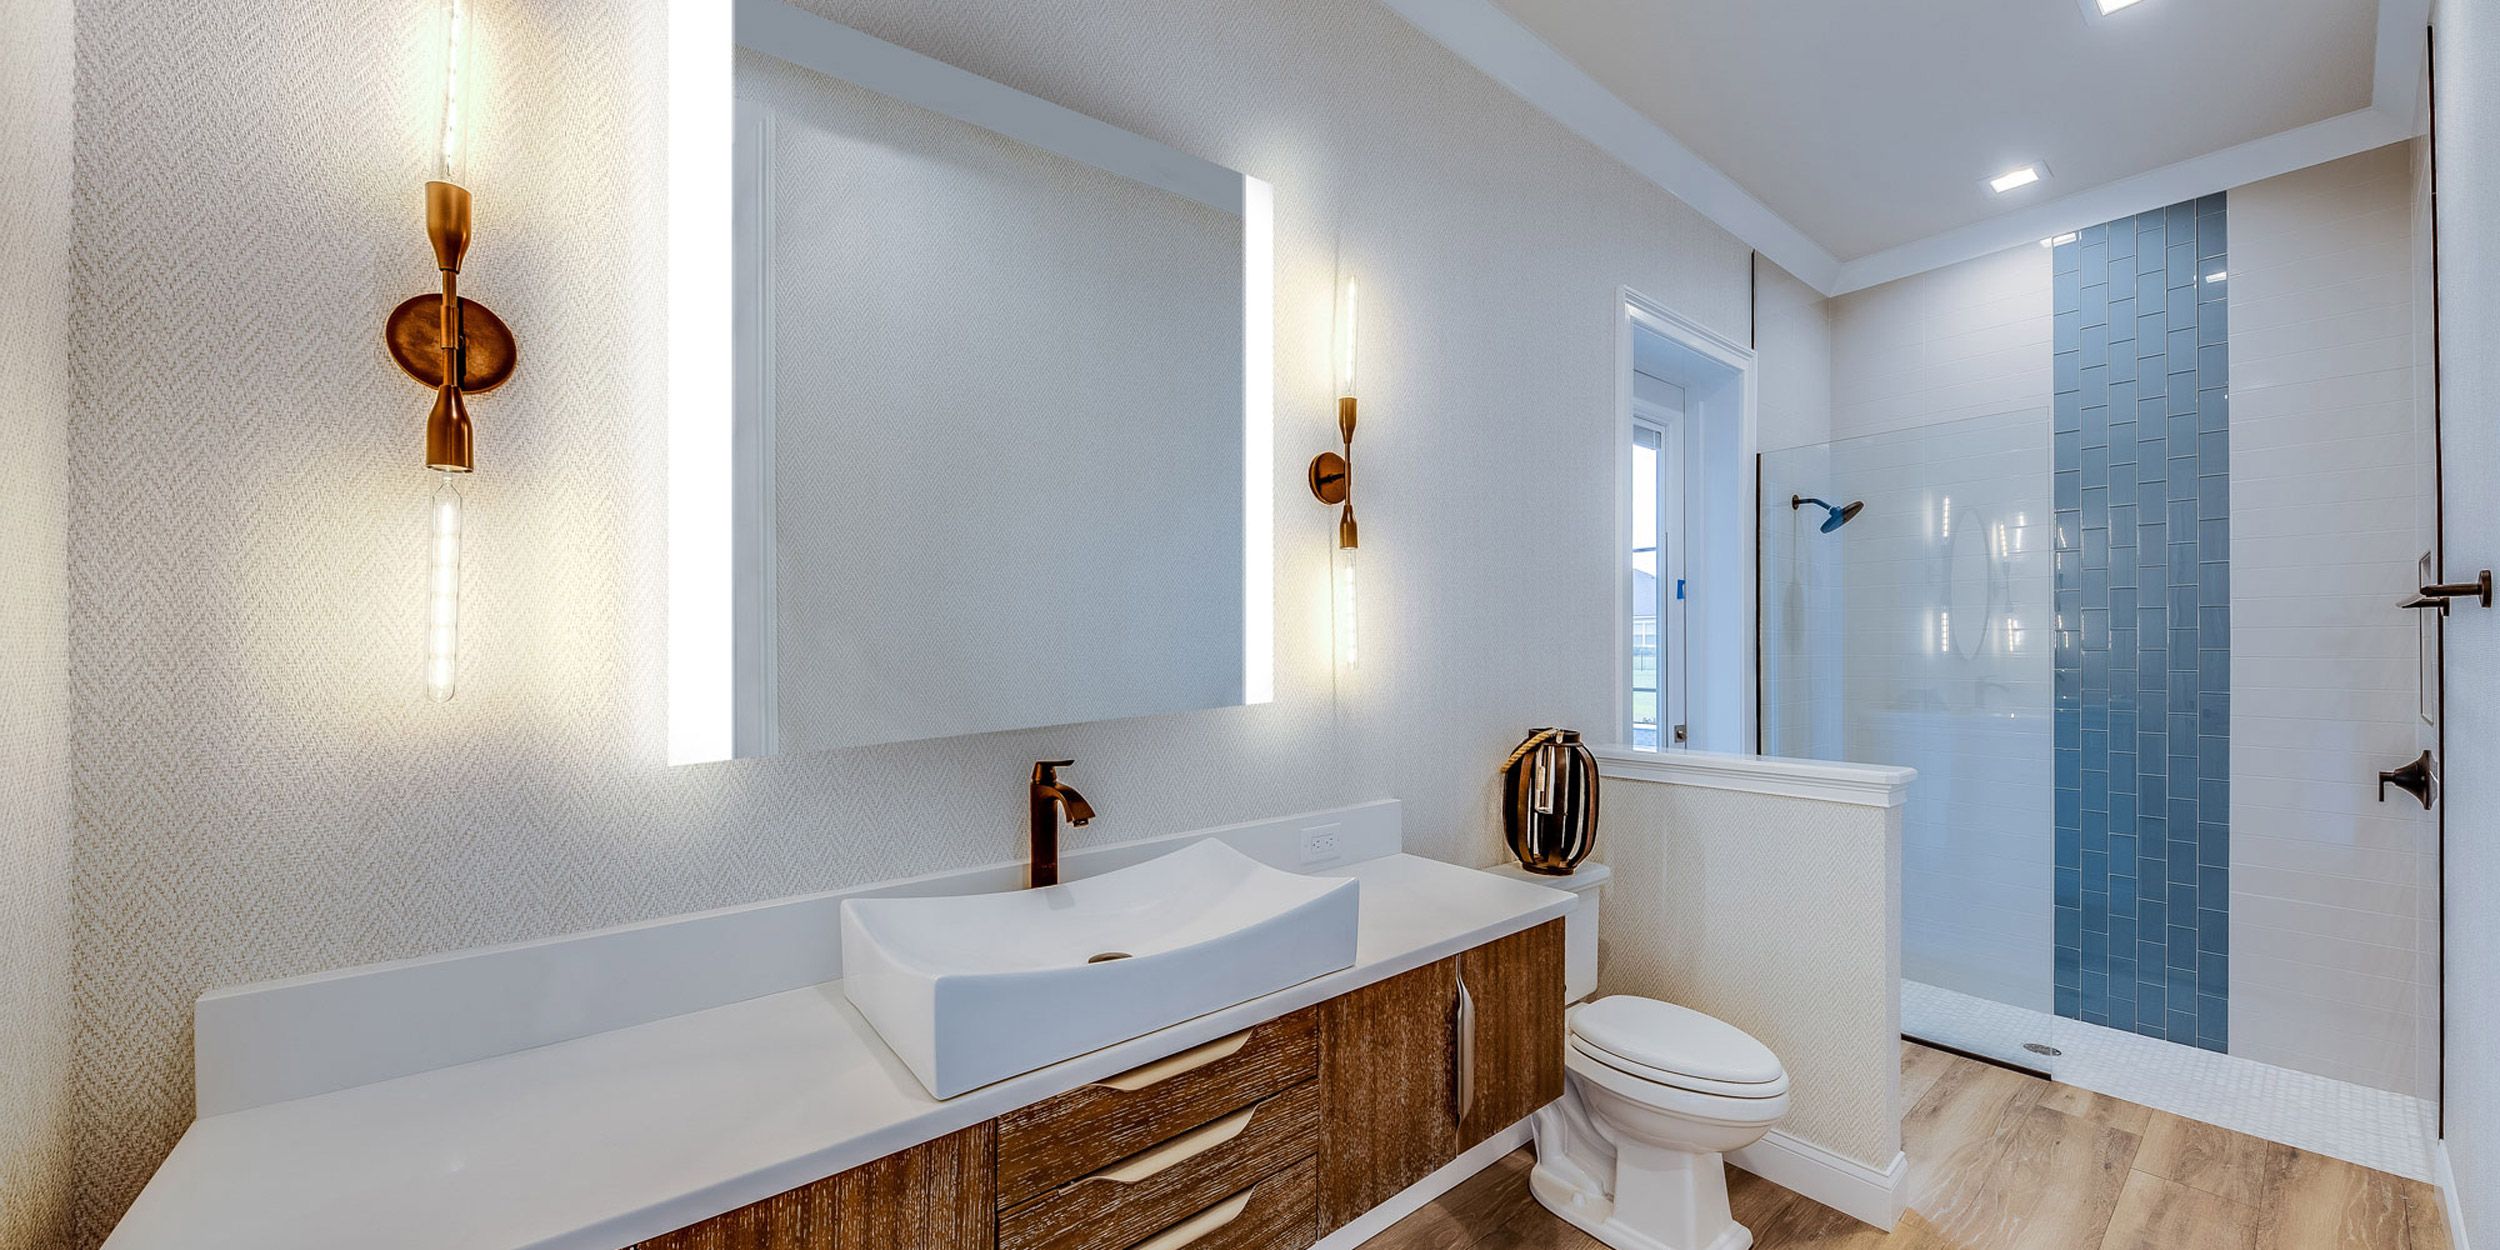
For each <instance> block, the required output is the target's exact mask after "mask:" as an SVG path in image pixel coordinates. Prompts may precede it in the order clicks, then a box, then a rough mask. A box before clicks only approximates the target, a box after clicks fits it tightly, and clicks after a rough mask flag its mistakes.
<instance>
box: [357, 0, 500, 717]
mask: <svg viewBox="0 0 2500 1250" xmlns="http://www.w3.org/2000/svg"><path fill="white" fill-rule="evenodd" d="M473 7H474V5H473V0H443V28H442V41H443V42H442V52H443V94H442V117H441V126H440V129H439V130H438V132H437V143H436V147H435V152H434V178H433V180H432V181H429V182H427V183H426V184H425V234H426V238H427V239H428V240H429V241H430V242H432V244H433V245H434V265H435V268H436V269H437V270H439V271H440V272H441V274H442V290H441V291H439V292H433V293H428V294H425V295H418V296H412V297H410V298H409V299H407V300H405V301H402V302H401V303H400V305H399V306H398V307H397V308H394V309H392V310H391V313H390V316H389V317H388V318H387V319H386V320H384V322H383V324H382V341H383V344H384V346H385V347H387V348H388V349H389V350H390V353H391V359H392V360H393V361H394V362H396V363H397V364H398V365H399V367H400V370H401V371H402V372H404V373H406V374H407V375H408V376H409V377H412V378H415V379H416V380H417V381H418V382H420V383H422V384H424V385H426V386H428V387H431V388H433V390H434V409H433V411H432V413H430V414H429V415H428V416H427V417H426V422H425V467H426V468H428V469H432V470H434V471H435V472H436V473H438V474H439V475H440V478H439V480H438V481H437V483H436V486H435V491H434V497H433V500H432V502H431V505H430V506H429V508H428V510H427V511H428V570H427V579H426V581H427V586H426V593H427V608H426V613H427V619H426V665H425V686H426V693H427V695H428V696H430V697H431V698H433V699H434V700H435V701H436V702H438V703H439V702H443V701H446V700H448V699H450V698H451V697H452V696H453V695H454V694H455V693H457V692H458V689H459V680H458V678H459V651H460V533H461V525H462V516H461V512H462V508H461V500H460V492H459V490H458V489H457V488H456V487H455V486H454V484H453V483H454V482H455V481H457V478H456V477H455V476H454V475H455V474H463V473H468V472H471V471H473V470H474V469H475V468H476V467H477V466H476V462H475V458H474V454H473V451H474V449H473V446H472V442H471V431H470V427H469V406H468V402H467V398H466V397H467V396H470V395H480V394H484V393H486V392H487V391H491V390H493V389H495V388H496V387H498V386H501V385H503V384H504V383H505V382H508V381H510V380H511V379H512V371H513V367H514V366H515V365H516V364H517V363H518V361H519V356H520V349H519V346H518V344H517V343H516V342H515V341H514V340H513V337H512V330H511V328H510V327H508V326H506V325H505V324H504V323H503V319H502V318H501V317H498V316H496V315H495V314H494V313H493V311H491V310H489V309H488V308H487V307H486V306H485V305H483V304H480V303H478V302H477V301H476V300H472V299H467V298H464V297H463V296H462V295H461V294H460V264H461V261H462V260H463V259H464V258H465V257H466V256H467V255H468V251H469V236H470V195H469V188H468V159H469V142H468V133H467V132H468V126H469V122H470V118H471V115H472V114H473V113H474V112H475V111H476V108H475V99H474V97H475V94H476V83H475V80H474V78H473V76H472V75H471V73H470V68H469V61H470V57H469V50H470V47H471V45H472V43H473V40H472V38H471V35H472V33H473V32H472V29H471V23H472V21H473V18H474V14H473V12H472V9H473Z"/></svg>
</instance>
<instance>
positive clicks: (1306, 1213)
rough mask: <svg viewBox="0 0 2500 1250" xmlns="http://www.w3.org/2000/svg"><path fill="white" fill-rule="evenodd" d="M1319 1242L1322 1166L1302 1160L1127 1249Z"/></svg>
mask: <svg viewBox="0 0 2500 1250" xmlns="http://www.w3.org/2000/svg"><path fill="white" fill-rule="evenodd" d="M1318 1240H1319V1161H1318V1160H1317V1159H1304V1160H1303V1161H1301V1162H1300V1163H1296V1164H1294V1165H1293V1166H1292V1167H1289V1168H1286V1169H1285V1170H1283V1171H1281V1172H1277V1173H1275V1174H1274V1175H1272V1176H1269V1177H1268V1178H1267V1179H1265V1180H1263V1181H1260V1182H1259V1183H1258V1184H1256V1185H1253V1186H1251V1187H1250V1188H1248V1189H1245V1190H1243V1191H1241V1192H1240V1193H1237V1194H1234V1195H1233V1196H1232V1197H1230V1198H1227V1199H1225V1200H1223V1201H1222V1202H1219V1203H1217V1204H1215V1205H1214V1206H1211V1207H1208V1208H1207V1209H1206V1210H1204V1211H1200V1212H1199V1213H1197V1214H1196V1215H1193V1216H1190V1217H1189V1218H1188V1219H1185V1220H1182V1221H1181V1222H1180V1223H1178V1224H1174V1225H1173V1226H1171V1227H1170V1228H1167V1229H1164V1230H1163V1231H1162V1232H1159V1233H1156V1234H1155V1235H1154V1236H1152V1237H1149V1238H1147V1239H1145V1240H1144V1241H1141V1242H1138V1243H1137V1244H1136V1245H1134V1246H1131V1247H1129V1250H1306V1248H1307V1247H1308V1246H1310V1245H1311V1244H1312V1243H1314V1242H1316V1241H1318Z"/></svg>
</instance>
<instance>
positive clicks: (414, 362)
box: [382, 292, 520, 395]
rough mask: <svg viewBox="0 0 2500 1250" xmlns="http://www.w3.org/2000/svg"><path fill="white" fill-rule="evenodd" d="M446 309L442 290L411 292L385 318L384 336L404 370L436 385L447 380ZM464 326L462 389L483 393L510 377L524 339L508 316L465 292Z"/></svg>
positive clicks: (426, 382) (420, 380)
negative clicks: (518, 339) (509, 323)
mask: <svg viewBox="0 0 2500 1250" xmlns="http://www.w3.org/2000/svg"><path fill="white" fill-rule="evenodd" d="M442 313H443V297H442V294H441V293H440V292H429V293H427V294H424V295H411V296H409V297H408V298H407V299H406V300H405V301H403V302H402V303H401V304H400V306H399V307H397V308H394V309H392V310H391V315H390V318H389V319H388V320H386V321H384V322H383V323H382V342H383V346H384V347H386V348H388V349H389V350H390V353H391V360H392V361H393V362H394V363H396V364H398V366H399V368H400V371H401V372H403V373H405V374H407V375H408V376H409V377H412V378H415V379H416V380H417V381H419V382H422V383H424V384H425V385H426V386H428V387H434V388H440V387H441V386H442V385H443V345H442V337H443V335H442ZM460 328H461V337H462V339H463V340H464V344H463V350H462V352H461V356H462V362H461V369H460V389H461V390H462V391H464V392H466V393H468V394H471V395H483V394H485V393H486V392H488V391H491V390H493V389H495V388H496V387H498V386H501V385H503V384H504V383H506V382H509V381H511V380H512V370H513V367H514V366H515V365H517V364H519V363H520V345H519V343H518V342H516V341H515V340H514V339H513V337H512V329H511V327H509V326H506V325H505V324H504V323H503V318H501V317H498V316H496V315H495V313H494V310H492V309H490V308H488V307H487V306H486V305H484V304H481V303H478V302H477V301H476V300H473V299H470V298H469V297H468V296H466V295H463V296H461V297H460Z"/></svg>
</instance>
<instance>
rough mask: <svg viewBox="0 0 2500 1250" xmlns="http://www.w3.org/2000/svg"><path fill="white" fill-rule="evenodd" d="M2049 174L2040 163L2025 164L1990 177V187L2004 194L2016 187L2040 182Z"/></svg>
mask: <svg viewBox="0 0 2500 1250" xmlns="http://www.w3.org/2000/svg"><path fill="white" fill-rule="evenodd" d="M2047 176H2048V171H2047V170H2046V169H2045V168H2043V167H2041V166H2039V165H2025V166H2023V167H2022V168H2020V169H2009V170H2007V171H2005V172H2004V173H2001V174H1998V175H1997V176H1996V177H1994V178H1990V179H1989V180H1988V189H1989V190H1991V191H1994V192H1996V193H1997V194H1999V195H2003V194H2005V193H2006V192H2008V191H2011V190H2013V189H2015V188H2016V187H2027V186H2030V185H2031V184H2032V183H2035V182H2038V181H2040V180H2041V179H2042V178H2045V177H2047Z"/></svg>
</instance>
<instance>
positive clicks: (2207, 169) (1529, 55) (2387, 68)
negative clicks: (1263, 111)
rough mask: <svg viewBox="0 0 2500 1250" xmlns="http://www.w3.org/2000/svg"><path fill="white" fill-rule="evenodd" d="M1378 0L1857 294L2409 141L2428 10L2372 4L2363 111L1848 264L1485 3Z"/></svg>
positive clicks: (1817, 275)
mask: <svg viewBox="0 0 2500 1250" xmlns="http://www.w3.org/2000/svg"><path fill="white" fill-rule="evenodd" d="M1381 2H1382V3H1383V4H1386V5H1387V6H1389V8H1390V9H1391V10H1393V11H1395V12H1396V13H1397V14H1398V16H1400V17H1403V18H1405V19H1406V20H1407V21H1408V22H1409V23H1411V24H1413V25H1414V26H1415V27H1416V29H1418V30H1421V31H1423V32H1424V33H1425V34H1426V35H1429V36H1431V37H1432V38H1433V39H1434V40H1436V41H1438V42H1439V43H1440V44H1441V45H1442V46H1444V47H1446V48H1448V49H1449V50H1450V51H1452V52H1454V53H1456V54H1458V56H1459V58H1460V59H1461V60H1464V61H1466V62H1467V63H1469V64H1471V65H1473V66H1475V67H1476V68H1477V69H1479V70H1482V71H1483V72H1484V73H1485V74H1486V75H1488V76H1490V77H1491V78H1492V79H1493V80H1494V81H1495V82H1498V83H1500V84H1502V85H1503V86H1505V87H1508V88H1510V89H1511V91H1513V92H1515V93H1516V94H1518V95H1519V97H1520V98H1522V99H1524V100H1526V101H1527V102H1528V103H1530V104H1532V105H1534V106H1536V107H1537V108H1538V109H1539V110H1541V111H1542V112H1544V113H1545V114H1546V115H1547V116H1549V117H1551V118H1553V119H1554V120H1555V121H1557V122H1560V123H1562V125H1563V127H1564V128H1565V129H1567V130H1569V131H1571V132H1572V133H1573V134H1576V135H1578V136H1580V137H1581V138H1583V139H1586V140H1588V141H1589V142H1591V143H1593V144H1596V145H1597V146H1598V147H1599V148H1600V149H1602V150H1604V151H1605V152H1606V153H1608V154H1609V155H1611V156H1613V157H1614V158H1615V159H1617V160H1619V161H1622V162H1623V163H1624V164H1625V165H1628V166H1630V167H1631V169H1632V170H1633V172H1635V173H1638V174H1640V175H1641V176H1642V177H1644V178H1647V179H1649V180H1650V181H1651V182H1653V183H1656V184H1657V185H1658V186H1659V187H1660V188H1661V189H1663V190H1665V191H1666V192H1667V193H1668V194H1670V195H1673V196H1674V197H1676V198H1677V199H1679V200H1682V201H1684V202H1685V203H1686V204H1689V205H1691V206H1692V207H1693V208H1694V209H1696V210H1698V211H1699V212H1700V213H1701V214H1702V215H1703V216H1705V217H1708V218H1709V219H1710V220H1711V221H1713V222H1715V223H1717V225H1718V226H1719V228H1720V229H1723V230H1725V231H1727V232H1728V233H1729V234H1732V235H1735V236H1736V237H1737V238H1738V239H1739V240H1741V241H1743V242H1744V243H1746V244H1747V245H1749V246H1751V247H1752V248H1753V249H1754V250H1755V251H1757V252H1760V253H1762V254H1763V255H1764V256H1765V257H1768V258H1769V259H1770V260H1771V263H1773V264H1775V265H1778V266H1779V267H1780V268H1782V269H1785V270H1787V271H1788V272H1789V273H1791V274H1793V275H1795V276H1796V277H1797V278H1798V279H1799V280H1800V281H1802V282H1804V283H1805V284H1806V285H1807V286H1810V287H1813V288H1814V289H1815V290H1816V291H1817V292H1819V293H1821V294H1823V295H1825V296H1833V295H1844V294H1847V293H1848V292H1851V291H1857V290H1863V289H1865V288H1867V287H1871V286H1877V285H1880V284H1882V283H1886V282H1891V281H1894V280H1896V279H1899V278H1906V277H1909V276H1911V275H1913V274H1918V273H1924V272H1926V271H1928V270H1930V269H1939V268H1942V267H1944V266H1946V265H1953V264H1959V263H1960V262H1962V261H1966V260H1972V259H1975V258H1977V257H1981V256H1985V255H1988V254H1989V253H1991V252H1998V251H2003V250H2004V249H2006V248H2009V247H2014V246H2018V245H2020V244H2023V243H2029V242H2033V241H2036V240H2039V239H2043V238H2048V237H2051V236H2054V235H2058V234H2063V233H2065V232H2066V231H2069V230H2078V229H2081V228H2083V227H2084V226H2088V225H2092V224H2094V223H2097V222H2103V221H2111V220H2115V219H2117V218H2119V217H2124V216H2127V215H2129V214H2132V213H2140V212H2143V211H2145V210H2146V209H2151V208H2159V207H2161V206H2163V205H2166V204H2176V203H2178V202H2180V201H2181V200H2188V199H2194V198H2196V197H2197V196H2200V195H2211V194H2213V193H2214V192H2216V191H2227V190H2229V189H2231V188H2232V187H2237V186H2244V185H2246V184H2248V183H2250V182H2255V181H2257V180H2259V179H2263V178H2272V177H2275V176H2277V175H2279V174H2287V173H2290V172H2292V171H2293V170H2296V169H2305V168H2307V167H2309V166H2311V165H2317V164H2323V163H2324V162H2327V161H2332V160H2338V159H2341V158H2343V157H2346V156H2351V155H2353V154H2354V153H2357V152H2366V151H2369V150H2370V149H2372V148H2376V147H2382V146H2384V145H2386V144H2390V143H2396V142H2400V141H2402V140H2405V139H2409V138H2412V137H2414V136H2415V135H2418V134H2420V133H2421V122H2420V112H2421V98H2420V97H2421V73H2422V56H2423V49H2424V40H2423V32H2424V30H2425V28H2426V26H2427V24H2428V22H2429V20H2430V7H2431V0H2379V7H2378V42H2377V51H2376V55H2375V58H2374V60H2373V62H2372V74H2371V85H2370V104H2369V106H2368V107H2366V108H2361V109H2356V110H2354V111H2353V112H2350V113H2346V114H2343V115H2341V116H2338V117H2330V118H2327V119H2326V120H2324V121H2319V122H2313V123H2311V124H2309V125H2306V126H2300V127H2296V128H2294V129H2291V130H2286V131H2283V132H2281V133H2279V134H2273V135H2268V136H2266V137H2264V138H2261V139H2254V140H2251V141H2249V142H2247V143H2242V144H2239V145H2237V146H2235V147H2229V148H2224V149H2221V150H2220V151H2216V152H2209V153H2207V154H2205V155H2203V156H2198V157H2192V158H2190V159H2188V160H2184V161H2181V162H2179V163H2177V164H2175V165H2166V166H2164V167H2162V168H2160V169H2155V170H2149V171H2147V172H2145V173H2141V174H2136V175H2133V176H2131V177H2127V178H2121V179H2119V180H2117V181H2115V182H2107V183H2103V184H2101V185H2100V186H2097V187H2092V188H2089V189H2086V190H2083V191H2078V192H2075V193H2074V194H2072V195H2068V196H2063V197H2061V198H2058V199H2055V200H2050V201H2047V202H2045V203H2041V204H2034V205H2030V206H2028V207H2024V208H2017V209H2014V210H2012V211H2010V212H2006V213H2001V214H1999V215H1997V216H1994V217H1990V218H1988V219H1987V220H1985V221H1979V222H1974V223H1972V224H1970V225H1967V226H1961V227H1957V228H1955V229H1952V230H1947V231H1944V232H1942V233H1939V234H1935V235H1930V236H1928V237H1927V238H1924V239H1919V240H1915V241H1913V242H1910V243H1904V244H1902V245H1900V246H1898V247H1891V248H1886V249H1884V250H1882V251H1879V252H1872V253H1869V254H1867V255H1865V256H1861V257H1858V258H1856V259H1854V260H1850V261H1846V262H1843V261H1841V260H1839V259H1838V258H1836V257H1835V256H1833V255H1832V253H1831V252H1829V251H1827V250H1825V249H1824V248H1823V246H1822V245H1821V244H1819V243H1816V242H1815V241H1814V240H1813V239H1812V238H1811V237H1809V236H1808V235H1807V234H1806V233H1805V232H1804V231H1802V230H1799V229H1798V228H1797V227H1796V226H1795V225H1793V224H1791V223H1790V222H1789V221H1788V219H1787V218H1785V217H1782V216H1780V215H1779V214H1778V213H1777V212H1774V211H1773V210H1772V209H1771V207H1770V206H1769V205H1767V204H1764V203H1763V202H1762V201H1760V200H1758V199H1755V198H1754V197H1753V195H1752V193H1750V192H1748V191H1746V190H1745V189H1744V188H1743V187H1741V186H1738V185H1737V183H1736V181H1735V180H1734V179H1732V178H1730V177H1728V176H1727V175H1726V174H1724V173H1722V172H1720V171H1719V169H1718V168H1717V167H1716V166H1714V165H1712V164H1711V163H1710V162H1708V161H1706V160H1703V159H1702V158H1701V156H1700V155H1699V154H1698V153H1696V152H1694V151H1693V150H1692V149H1691V148H1688V147H1686V146H1684V144H1683V143H1682V142H1681V141H1679V140H1678V139H1676V138H1675V136H1673V135H1671V134H1669V133H1667V131H1666V130H1665V129H1663V128H1661V127H1660V126H1659V125H1658V124H1657V123H1655V122H1652V121H1650V120H1649V119H1648V118H1647V117H1645V116H1643V115H1642V114H1641V113H1640V112H1639V110H1637V109H1634V108H1633V107H1632V106H1631V105H1629V104H1626V103H1624V102H1623V101H1622V99H1621V98H1619V97H1617V96H1616V95H1615V94H1614V93H1613V92H1611V91H1608V90H1607V89H1606V88H1605V87H1604V86H1602V85H1600V84H1599V83H1598V81H1597V80H1596V79H1594V78H1591V77H1590V76H1589V75H1588V73H1587V72H1586V71H1584V70H1582V69H1581V68H1580V67H1579V66H1578V65H1576V64H1573V63H1572V61H1571V59H1570V58H1569V57H1566V56H1564V55H1563V54H1562V53H1560V52H1557V51H1555V50H1554V48H1553V46H1552V45H1550V44H1548V43H1546V42H1545V41H1544V40H1543V39H1540V38H1538V37H1537V35H1536V33H1535V32H1534V31H1531V30H1529V29H1528V28H1527V27H1525V26H1523V25H1521V24H1520V23H1519V22H1518V20H1517V19H1515V18H1513V17H1511V16H1510V15H1509V14H1508V13H1505V12H1503V11H1502V10H1501V8H1500V7H1499V6H1497V5H1496V4H1494V2H1493V0H1381Z"/></svg>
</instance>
